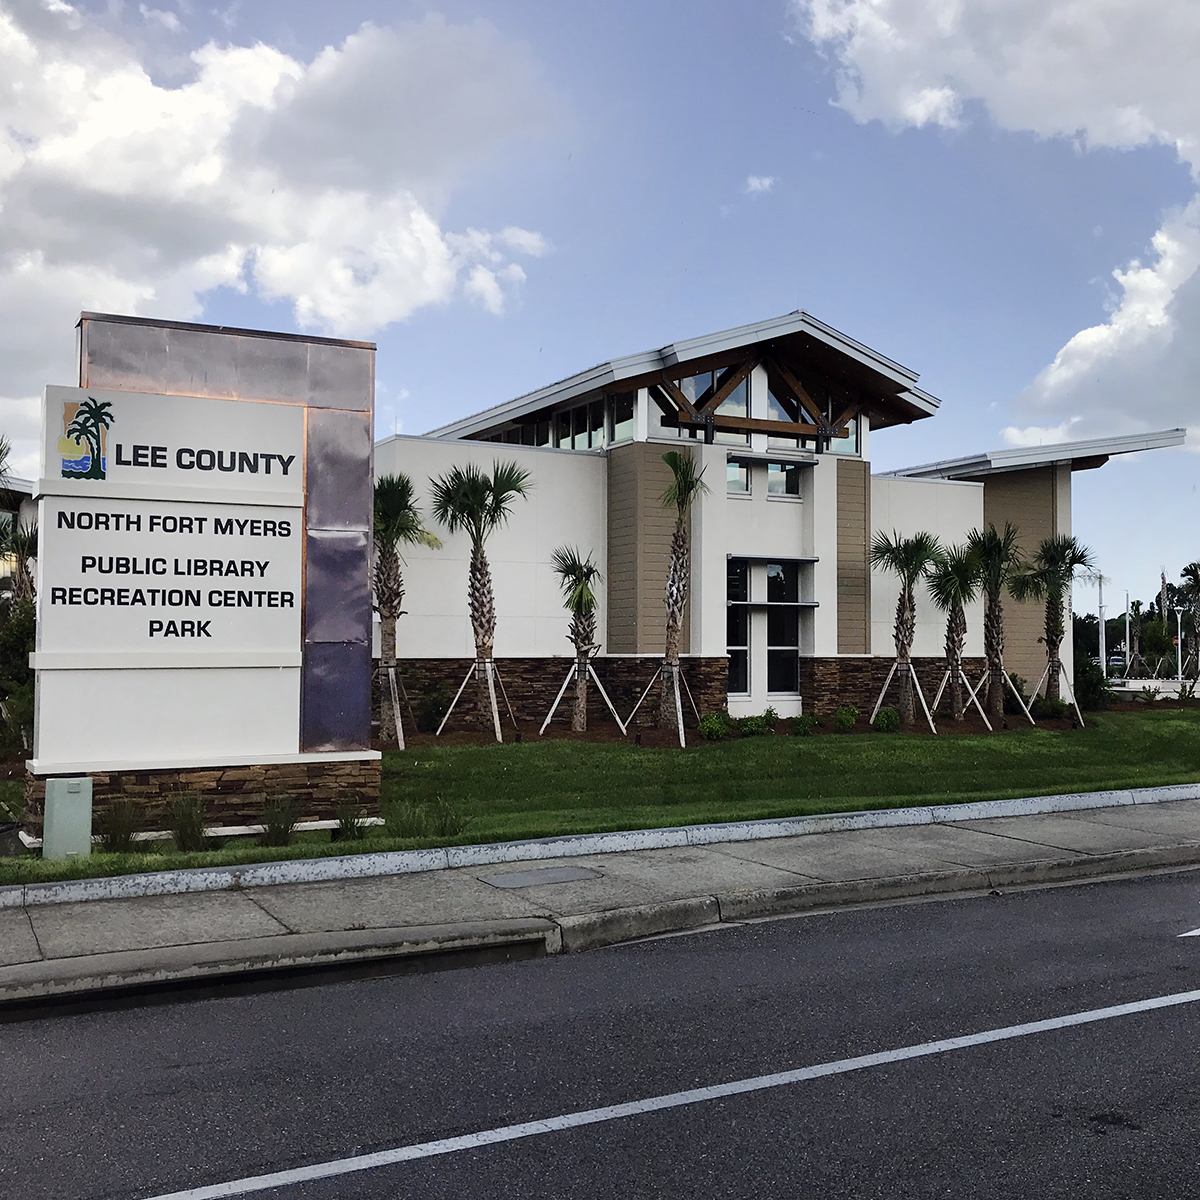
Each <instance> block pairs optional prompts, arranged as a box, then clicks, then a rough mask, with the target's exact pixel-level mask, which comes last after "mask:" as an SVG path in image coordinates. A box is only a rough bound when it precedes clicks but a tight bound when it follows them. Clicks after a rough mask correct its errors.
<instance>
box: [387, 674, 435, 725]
mask: <svg viewBox="0 0 1200 1200" xmlns="http://www.w3.org/2000/svg"><path fill="white" fill-rule="evenodd" d="M388 703H389V704H390V703H391V701H390V700H389V701H388ZM449 707H450V693H449V692H447V691H446V689H445V688H444V687H443V686H442V685H441V684H440V683H439V684H438V685H437V687H435V688H433V689H432V690H431V691H429V692H426V693H425V696H424V697H423V698H422V700H421V703H420V704H418V705H417V732H418V733H437V727H438V726H439V725H440V724H441V723H442V718H443V717H444V716H445V715H446V709H448V708H449Z"/></svg>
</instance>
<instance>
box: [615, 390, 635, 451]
mask: <svg viewBox="0 0 1200 1200" xmlns="http://www.w3.org/2000/svg"><path fill="white" fill-rule="evenodd" d="M633 400H634V393H633V392H618V393H617V394H616V395H615V396H612V397H610V398H609V404H610V405H611V407H612V424H611V426H610V428H609V435H610V436H609V440H610V441H613V442H619V441H621V439H622V438H631V437H633Z"/></svg>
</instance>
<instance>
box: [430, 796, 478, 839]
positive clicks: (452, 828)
mask: <svg viewBox="0 0 1200 1200" xmlns="http://www.w3.org/2000/svg"><path fill="white" fill-rule="evenodd" d="M425 812H426V814H427V817H428V821H429V828H430V829H431V830H432V831H433V833H434V834H435V835H436V836H437V837H457V836H458V835H459V834H460V833H462V831H463V830H464V829H466V827H467V826H468V825H469V824H470V819H469V818H468V817H464V816H463V815H462V813H460V812H459V811H458V809H457V808H455V807H454V805H453V804H451V803H450V802H449V801H448V800H443V799H442V797H441V796H435V797H434V798H433V799H432V800H431V801H430V802H429V803H428V804H427V805H426V806H425Z"/></svg>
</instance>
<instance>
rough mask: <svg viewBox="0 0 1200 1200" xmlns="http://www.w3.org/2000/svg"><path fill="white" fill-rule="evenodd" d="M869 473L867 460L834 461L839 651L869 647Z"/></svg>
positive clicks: (852, 651)
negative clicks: (835, 464)
mask: <svg viewBox="0 0 1200 1200" xmlns="http://www.w3.org/2000/svg"><path fill="white" fill-rule="evenodd" d="M870 540H871V474H870V467H869V465H868V464H867V463H865V462H861V461H859V460H857V459H849V458H843V459H838V464H837V642H838V653H839V654H869V653H870V649H871V566H870V561H869V557H868V555H869V549H870Z"/></svg>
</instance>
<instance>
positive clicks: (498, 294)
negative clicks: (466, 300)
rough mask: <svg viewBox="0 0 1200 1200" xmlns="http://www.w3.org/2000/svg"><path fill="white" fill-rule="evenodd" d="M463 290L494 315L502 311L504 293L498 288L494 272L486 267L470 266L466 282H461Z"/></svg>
mask: <svg viewBox="0 0 1200 1200" xmlns="http://www.w3.org/2000/svg"><path fill="white" fill-rule="evenodd" d="M463 291H464V292H465V293H466V294H467V295H468V296H470V297H471V299H473V300H476V301H478V303H479V304H481V305H482V306H483V307H484V308H486V309H487V310H488V312H490V313H494V314H495V315H496V316H499V315H500V314H501V313H502V312H503V311H504V293H503V292H502V291H501V290H500V282H499V280H497V278H496V274H495V272H494V271H489V270H488V269H487V267H481V266H476V267H472V268H471V272H470V274H469V275H468V276H467V282H466V283H465V284H463Z"/></svg>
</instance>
